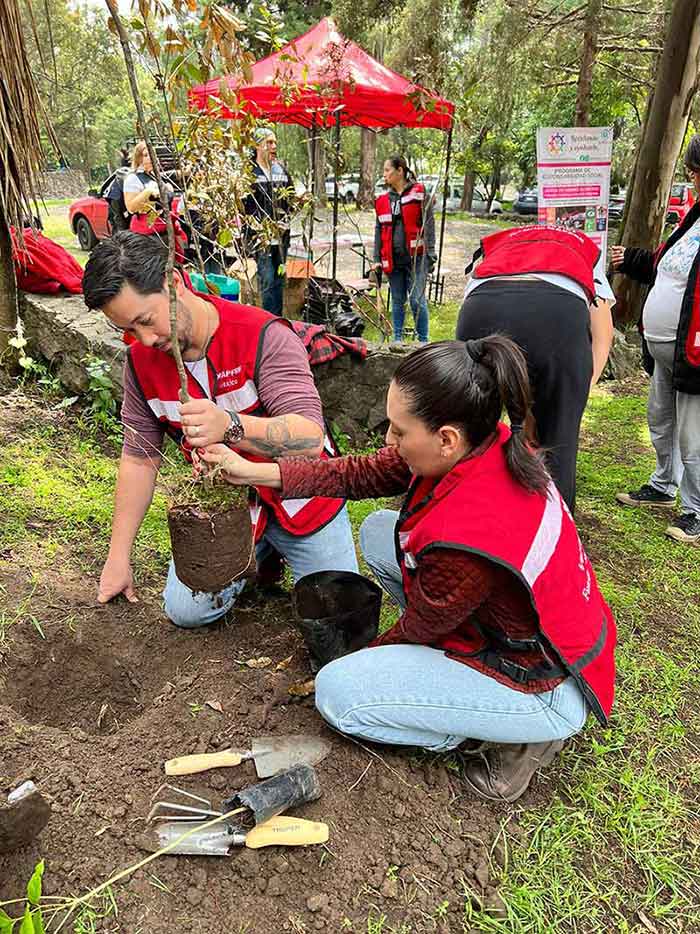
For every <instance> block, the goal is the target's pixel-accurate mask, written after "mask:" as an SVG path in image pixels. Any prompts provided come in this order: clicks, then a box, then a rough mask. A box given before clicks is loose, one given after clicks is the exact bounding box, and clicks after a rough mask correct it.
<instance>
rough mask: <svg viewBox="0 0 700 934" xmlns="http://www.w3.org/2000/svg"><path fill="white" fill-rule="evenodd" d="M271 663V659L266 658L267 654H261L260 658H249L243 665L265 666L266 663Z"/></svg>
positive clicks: (250, 666)
mask: <svg viewBox="0 0 700 934" xmlns="http://www.w3.org/2000/svg"><path fill="white" fill-rule="evenodd" d="M271 664H272V659H271V658H268V656H267V655H261V656H260V658H249V659H248V660H247V661H246V662H245V665H246V667H248V668H267V666H268V665H271Z"/></svg>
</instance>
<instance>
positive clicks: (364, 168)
mask: <svg viewBox="0 0 700 934" xmlns="http://www.w3.org/2000/svg"><path fill="white" fill-rule="evenodd" d="M376 162H377V134H376V133H373V132H372V130H367V129H365V128H364V127H363V128H362V129H361V131H360V190H359V191H358V193H357V206H358V208H362V209H363V210H364V209H365V208H371V207H372V206H373V205H374V174H375V171H376Z"/></svg>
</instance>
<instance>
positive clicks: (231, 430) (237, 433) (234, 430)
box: [223, 412, 245, 444]
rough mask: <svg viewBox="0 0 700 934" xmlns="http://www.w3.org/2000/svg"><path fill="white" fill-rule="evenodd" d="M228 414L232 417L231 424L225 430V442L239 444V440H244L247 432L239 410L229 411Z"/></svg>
mask: <svg viewBox="0 0 700 934" xmlns="http://www.w3.org/2000/svg"><path fill="white" fill-rule="evenodd" d="M228 416H229V418H230V419H231V424H230V425H229V426H228V428H227V429H226V431H225V432H224V437H223V442H224V444H238V442H239V441H242V440H243V436H244V434H245V430H244V428H243V424H242V423H241V420H240V418H239V417H238V413H237V412H229V413H228Z"/></svg>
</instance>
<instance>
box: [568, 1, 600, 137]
mask: <svg viewBox="0 0 700 934" xmlns="http://www.w3.org/2000/svg"><path fill="white" fill-rule="evenodd" d="M602 5H603V0H588V6H587V7H586V17H585V20H584V24H583V45H582V48H581V66H580V68H579V73H578V86H577V88H576V113H575V116H574V126H589V125H590V122H591V94H592V91H593V66H594V65H595V57H596V54H597V53H598V32H599V30H600V15H601V9H602Z"/></svg>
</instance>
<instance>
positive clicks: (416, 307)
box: [389, 254, 428, 344]
mask: <svg viewBox="0 0 700 934" xmlns="http://www.w3.org/2000/svg"><path fill="white" fill-rule="evenodd" d="M427 279H428V259H427V257H426V256H425V254H424V255H423V256H419V257H417V258H416V259H415V260H414V261H413V262H412V263H411V265H410V266H401V267H400V268H398V269H394V271H393V272H390V273H389V288H390V290H391V318H392V322H393V325H394V340H395V341H401V340H403V322H404V315H405V311H406V298H408V300H409V303H410V305H411V311H412V312H413V320H414V322H415V325H416V335H417V336H418V340H419V341H420V342H421V343H423V344H424V343H426V342H427V340H428V302H427V299H426V297H425V284H426V281H427Z"/></svg>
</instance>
